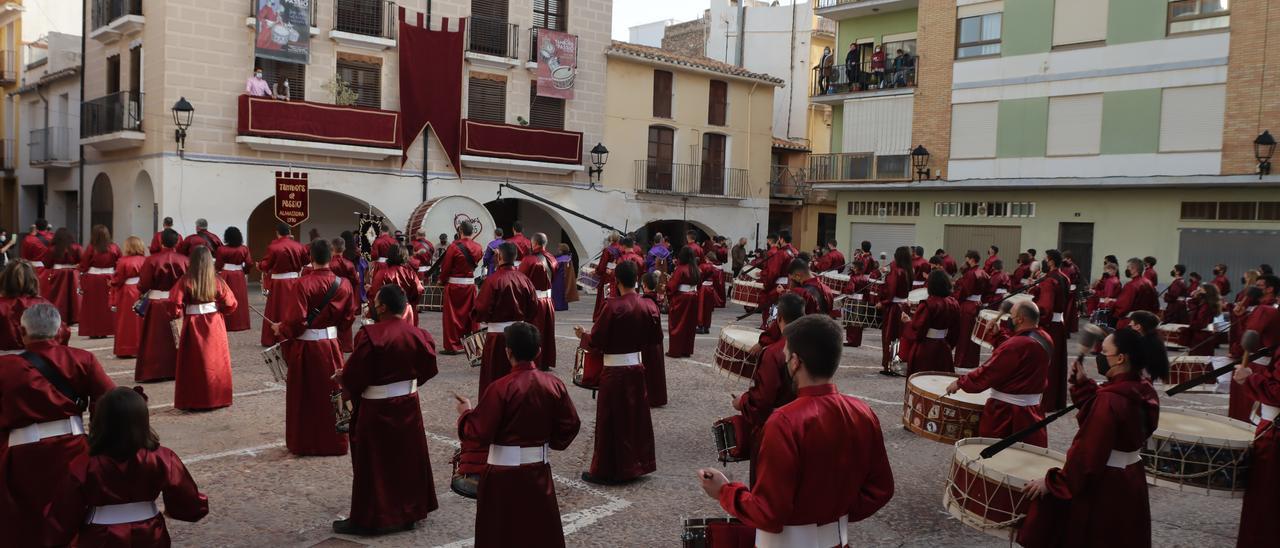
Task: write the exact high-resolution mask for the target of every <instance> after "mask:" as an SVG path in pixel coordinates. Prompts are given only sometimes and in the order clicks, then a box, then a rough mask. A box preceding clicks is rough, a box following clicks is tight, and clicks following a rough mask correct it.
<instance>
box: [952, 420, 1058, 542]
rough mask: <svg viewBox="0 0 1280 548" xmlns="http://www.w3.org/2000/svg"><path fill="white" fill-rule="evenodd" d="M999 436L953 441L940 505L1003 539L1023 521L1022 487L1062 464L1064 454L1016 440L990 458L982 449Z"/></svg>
mask: <svg viewBox="0 0 1280 548" xmlns="http://www.w3.org/2000/svg"><path fill="white" fill-rule="evenodd" d="M998 441H1000V440H998V439H995V438H969V439H964V440H960V441H958V442H956V452H955V456H953V457H952V459H951V474H950V476H949V477H948V479H947V487H946V492H945V493H943V495H942V504H943V506H945V507H946V509H947V512H948V513H950V514H951V515H952V516H955V517H956V518H957V519H959V520H960V521H961V522H963V523H964V524H965V525H968V526H970V527H973V528H975V529H977V530H979V531H982V532H984V533H987V534H989V535H993V536H996V537H1000V538H1004V539H1007V538H1009V537H1010V536H1011V534H1012V532H1013V530H1014V529H1017V528H1018V527H1019V526H1020V525H1021V523H1020V522H1021V521H1022V518H1023V517H1024V516H1026V515H1027V509H1028V508H1029V507H1030V506H1031V497H1029V496H1027V495H1025V494H1024V493H1023V492H1022V489H1023V488H1024V487H1026V485H1027V483H1029V482H1030V481H1031V480H1036V479H1040V478H1043V477H1044V476H1045V473H1047V472H1048V471H1049V469H1050V468H1054V467H1061V466H1062V465H1063V464H1065V463H1066V460H1067V456H1066V455H1064V454H1062V453H1059V452H1057V451H1050V450H1049V449H1045V448H1043V447H1036V446H1034V445H1027V444H1025V443H1015V444H1013V445H1011V446H1009V448H1008V449H1005V450H1004V451H1001V452H999V453H996V454H995V455H994V456H992V457H991V458H989V459H984V458H982V457H981V455H980V453H981V452H982V450H983V449H986V448H987V447H990V446H992V445H994V444H995V443H996V442H998Z"/></svg>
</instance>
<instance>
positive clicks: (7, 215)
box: [0, 0, 23, 231]
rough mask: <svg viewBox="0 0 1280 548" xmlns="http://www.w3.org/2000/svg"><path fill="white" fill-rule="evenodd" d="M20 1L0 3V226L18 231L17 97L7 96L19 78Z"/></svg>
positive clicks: (15, 87)
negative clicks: (1, 130)
mask: <svg viewBox="0 0 1280 548" xmlns="http://www.w3.org/2000/svg"><path fill="white" fill-rule="evenodd" d="M22 11H23V9H22V2H21V1H20V0H18V1H11V2H5V3H4V4H3V5H0V97H4V108H3V109H0V127H3V128H4V133H3V134H0V138H2V139H3V141H0V180H2V182H0V227H3V228H5V229H8V230H10V231H15V230H18V226H17V225H18V179H17V177H16V176H14V173H13V169H14V166H15V165H16V160H15V158H14V157H15V152H16V151H15V148H16V145H15V144H14V143H16V142H17V141H15V140H14V136H15V135H17V134H18V133H17V132H18V130H19V126H18V116H17V112H18V98H17V97H15V96H13V95H11V94H12V93H13V92H15V91H17V89H18V85H19V83H20V82H21V81H22V65H23V63H22Z"/></svg>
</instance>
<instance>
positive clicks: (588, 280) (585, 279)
mask: <svg viewBox="0 0 1280 548" xmlns="http://www.w3.org/2000/svg"><path fill="white" fill-rule="evenodd" d="M596 266H597V263H591V264H590V265H587V267H586V268H584V269H582V272H579V273H578V285H581V286H582V288H583V289H587V290H590V291H592V292H594V291H596V290H598V289H599V288H600V277H599V276H596Z"/></svg>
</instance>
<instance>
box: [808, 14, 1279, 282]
mask: <svg viewBox="0 0 1280 548" xmlns="http://www.w3.org/2000/svg"><path fill="white" fill-rule="evenodd" d="M872 4H874V5H875V6H876V7H877V8H879V9H878V11H871V10H870V9H869V8H870V6H871V5H872ZM1266 4H1267V2H1266V1H1265V0H1258V1H1248V0H1246V1H1241V2H1232V3H1231V4H1230V10H1229V11H1227V10H1226V5H1225V3H1213V2H1196V1H1185V0H1172V1H1170V0H1134V1H1124V2H1121V1H1119V0H1081V1H1073V2H1066V1H1065V0H1057V1H1056V2H1055V1H1054V0H1026V1H1018V2H1012V1H1006V2H1001V1H998V0H997V1H974V0H958V1H950V0H949V1H945V2H930V3H917V2H915V1H901V2H885V1H867V0H863V1H855V0H825V1H820V2H819V4H818V13H819V14H820V15H824V16H826V17H832V18H837V19H841V21H840V35H839V38H838V41H839V42H841V43H844V42H852V41H857V42H861V40H862V38H861V37H862V36H864V35H868V36H869V35H875V34H877V33H878V34H879V35H880V36H881V38H880V40H879V41H877V42H876V43H877V44H881V43H884V44H886V46H885V48H884V49H893V50H896V49H897V47H896V44H894V43H893V42H892V41H893V40H901V39H903V38H905V37H906V36H907V33H906V30H907V29H908V28H911V27H914V29H915V33H916V34H915V38H916V41H915V42H913V44H912V46H913V47H915V48H916V51H917V52H918V55H917V56H916V59H915V61H916V62H915V67H914V70H912V71H911V72H912V73H913V74H911V77H912V78H913V79H914V81H912V82H911V85H909V86H904V87H902V88H893V87H892V86H893V84H892V83H891V84H890V85H889V89H884V88H882V87H881V86H880V85H878V84H877V83H876V79H875V77H874V76H873V77H872V80H871V85H870V86H857V85H854V86H852V87H846V88H842V87H840V86H839V85H837V87H836V89H834V90H832V89H827V90H822V91H825V93H817V90H815V97H814V99H813V100H814V101H819V102H833V101H835V102H838V103H840V104H839V105H836V106H835V107H834V108H836V109H838V110H843V112H841V113H840V114H841V115H838V116H835V117H834V118H836V119H838V120H839V125H840V128H839V129H838V130H837V129H833V135H832V140H833V143H836V144H833V151H834V150H838V153H834V154H830V155H815V156H813V157H811V159H810V171H811V174H812V172H813V171H814V170H815V169H817V170H818V171H819V172H820V175H819V176H817V178H819V179H820V180H822V181H824V183H823V184H820V185H819V186H820V187H825V188H827V189H829V190H831V191H833V192H836V193H837V201H838V204H837V208H838V209H839V213H840V218H839V220H838V224H839V227H840V231H841V232H842V233H843V234H847V236H842V238H844V239H848V240H849V241H850V244H854V243H856V242H857V241H861V240H864V239H867V240H871V241H872V242H873V244H874V245H875V248H876V251H877V252H879V251H887V252H889V253H892V250H893V248H894V247H895V246H897V245H908V244H919V245H922V246H924V247H925V248H927V249H928V250H932V249H935V248H943V249H946V250H947V251H948V252H949V253H951V254H952V255H954V256H960V255H962V254H963V253H964V252H965V251H966V250H968V249H976V250H985V248H986V247H987V246H989V245H991V244H993V243H994V244H997V245H999V246H1000V248H1001V249H1002V255H1004V256H1005V258H1006V259H1007V264H1006V267H1008V268H1012V264H1011V263H1012V260H1011V259H1012V258H1013V257H1014V256H1016V252H1017V250H1019V249H1027V248H1036V249H1048V248H1060V249H1070V250H1071V251H1072V252H1073V253H1074V254H1075V255H1076V258H1077V262H1078V263H1080V264H1081V265H1082V266H1084V267H1085V268H1086V272H1090V273H1091V275H1094V276H1096V275H1097V274H1098V270H1099V268H1098V264H1099V263H1100V258H1101V257H1102V256H1103V255H1107V254H1114V255H1117V256H1119V257H1121V258H1122V259H1123V258H1127V257H1130V256H1139V257H1141V256H1146V255H1153V256H1156V257H1158V258H1160V259H1161V268H1164V267H1165V265H1166V264H1167V265H1168V266H1172V264H1173V263H1175V262H1180V263H1185V264H1187V266H1188V268H1189V269H1190V270H1192V271H1199V272H1200V273H1201V274H1206V275H1207V274H1208V272H1209V270H1210V269H1211V267H1212V265H1213V264H1214V263H1217V262H1224V263H1226V264H1228V266H1229V267H1230V268H1231V269H1232V271H1233V272H1237V273H1238V272H1240V271H1241V269H1243V268H1246V267H1252V266H1254V265H1257V264H1259V263H1260V262H1265V261H1266V253H1267V252H1266V250H1267V249H1275V248H1276V246H1277V245H1280V202H1277V201H1276V200H1277V198H1275V190H1276V189H1275V187H1276V185H1277V183H1280V178H1278V177H1277V176H1275V175H1269V176H1265V177H1261V178H1260V177H1259V175H1258V173H1257V163H1258V162H1257V159H1255V157H1254V146H1253V141H1254V139H1255V138H1257V137H1259V135H1260V134H1261V133H1262V132H1263V131H1265V130H1268V129H1273V130H1274V128H1276V127H1280V95H1278V94H1277V91H1276V89H1275V83H1276V82H1277V77H1278V76H1280V64H1277V63H1276V61H1275V59H1271V60H1270V62H1269V63H1268V61H1267V60H1266V58H1265V56H1263V55H1261V53H1260V52H1261V50H1260V49H1259V48H1262V49H1265V46H1263V45H1262V44H1264V43H1265V40H1266V38H1267V33H1268V32H1269V33H1270V34H1271V36H1270V38H1271V39H1272V40H1280V25H1277V24H1276V23H1277V22H1280V10H1271V11H1270V12H1268V11H1267V10H1266ZM894 6H898V7H900V9H896V10H893V9H892V8H893V7H894ZM873 26H874V27H875V28H874V29H873V28H872V27H873ZM891 33H893V34H891ZM904 49H905V48H904ZM894 68H895V67H894V65H893V63H891V62H890V63H889V64H888V68H887V69H886V72H892V71H893V70H894ZM837 80H839V79H838V78H837ZM855 81H856V79H855ZM890 81H891V82H894V79H892V78H891V79H890ZM898 82H899V83H900V82H901V80H898ZM1268 84H1269V85H1268ZM908 129H909V131H908ZM890 145H891V146H890ZM914 145H923V146H924V147H925V148H926V149H927V151H928V152H929V153H930V156H929V158H928V165H927V169H928V172H927V175H925V176H924V177H923V178H924V179H926V180H924V181H913V179H920V178H921V177H919V176H918V175H917V173H916V170H915V169H913V168H912V167H911V165H910V164H911V161H910V157H909V156H907V154H908V153H909V150H910V149H911V147H912V146H914ZM886 147H887V148H886ZM891 158H892V159H891ZM886 168H888V169H886ZM913 176H915V177H913Z"/></svg>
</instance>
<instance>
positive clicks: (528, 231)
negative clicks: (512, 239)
mask: <svg viewBox="0 0 1280 548" xmlns="http://www.w3.org/2000/svg"><path fill="white" fill-rule="evenodd" d="M484 207H485V209H487V210H489V214H490V215H493V221H494V223H496V224H497V228H501V229H503V230H504V231H506V232H507V233H508V234H510V233H511V232H510V231H511V225H512V223H514V222H515V221H517V220H518V221H520V224H522V225H524V234H525V236H528V237H530V238H532V237H533V235H534V234H537V233H539V232H542V233H544V234H546V235H547V250H548V251H551V254H552V255H557V254H558V251H557V250H558V249H559V248H560V244H562V243H563V244H566V245H568V246H569V253H570V255H572V256H573V260H574V263H573V264H574V268H577V267H578V265H579V263H580V261H581V254H582V253H584V252H588V251H589V252H591V253H595V251H596V250H590V249H586V248H584V247H583V246H590V245H592V243H593V242H583V241H581V240H580V239H579V238H580V237H579V236H578V234H576V233H575V232H574V231H573V229H572V227H571V226H570V225H569V223H568V222H567V221H565V219H564V218H563V217H561V216H560V214H559V212H556V211H554V210H552V209H550V208H548V207H545V206H543V205H542V204H539V203H537V202H533V201H530V200H523V199H520V198H503V199H501V200H493V201H490V202H488V203H486V204H484ZM491 239H493V230H492V229H487V230H486V231H485V233H484V234H481V235H479V236H477V238H476V241H478V242H480V243H481V244H482V245H483V244H487V243H489V240H491Z"/></svg>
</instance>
